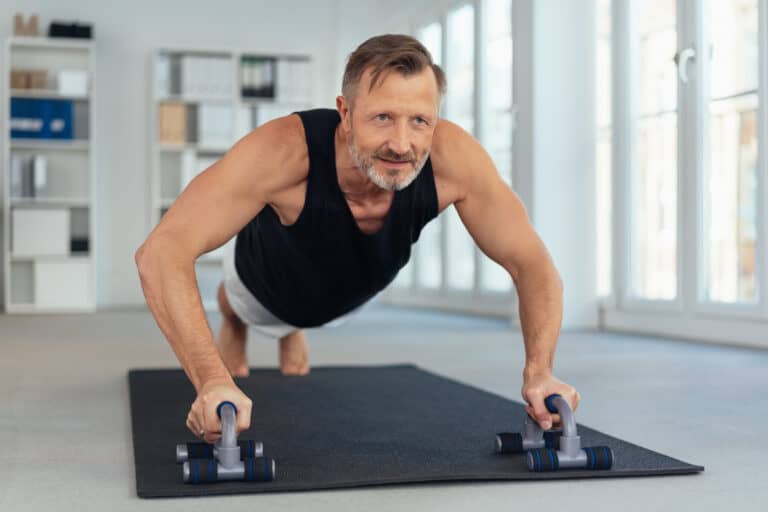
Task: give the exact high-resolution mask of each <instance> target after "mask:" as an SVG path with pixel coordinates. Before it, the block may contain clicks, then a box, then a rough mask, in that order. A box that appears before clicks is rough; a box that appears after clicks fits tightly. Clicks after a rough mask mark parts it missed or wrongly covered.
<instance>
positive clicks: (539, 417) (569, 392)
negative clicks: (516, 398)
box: [522, 369, 581, 430]
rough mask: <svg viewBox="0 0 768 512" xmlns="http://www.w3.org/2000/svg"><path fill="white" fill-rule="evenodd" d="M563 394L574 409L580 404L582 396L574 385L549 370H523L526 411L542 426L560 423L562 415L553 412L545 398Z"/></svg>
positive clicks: (545, 428)
mask: <svg viewBox="0 0 768 512" xmlns="http://www.w3.org/2000/svg"><path fill="white" fill-rule="evenodd" d="M555 393H556V394H558V395H560V396H562V397H563V398H564V399H565V400H566V401H567V402H568V403H569V404H570V406H571V409H572V410H573V411H576V408H577V407H578V406H579V400H581V396H580V395H579V392H578V391H576V390H575V389H574V388H573V387H572V386H570V385H568V384H566V383H565V382H562V381H560V380H558V379H556V378H555V377H554V376H553V375H552V373H551V372H549V371H538V372H536V371H529V370H528V369H526V371H524V372H523V389H522V394H523V399H524V400H525V401H526V402H528V405H527V406H526V408H525V411H526V412H527V413H528V415H529V416H530V417H531V418H533V419H534V420H536V421H537V422H538V423H539V425H540V426H541V428H543V429H544V430H549V429H550V428H552V426H553V425H558V424H559V423H560V415H559V414H552V413H550V412H549V411H548V410H547V406H546V405H544V399H545V398H547V397H548V396H549V395H552V394H555Z"/></svg>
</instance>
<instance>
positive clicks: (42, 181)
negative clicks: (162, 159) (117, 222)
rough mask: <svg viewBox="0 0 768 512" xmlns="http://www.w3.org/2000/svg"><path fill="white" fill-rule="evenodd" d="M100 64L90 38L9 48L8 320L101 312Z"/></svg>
mask: <svg viewBox="0 0 768 512" xmlns="http://www.w3.org/2000/svg"><path fill="white" fill-rule="evenodd" d="M93 64H94V44H93V41H91V40H83V39H77V40H72V39H64V38H47V37H19V36H14V37H10V38H7V39H6V40H5V44H4V55H3V65H2V80H3V81H4V82H3V86H2V87H0V91H2V98H1V101H0V114H1V115H0V119H1V120H2V132H3V135H2V137H3V144H2V163H1V164H0V165H1V166H2V194H3V210H2V211H3V300H4V305H5V311H6V312H7V313H67V312H88V311H93V310H94V309H95V300H96V299H95V298H96V251H95V247H96V243H95V239H96V230H95V219H96V212H95V193H96V190H97V188H96V172H95V158H94V152H93V147H94V144H92V142H94V139H95V136H96V133H97V131H96V130H95V125H94V112H93V108H92V105H94V90H95V89H94V83H93V76H94V73H93Z"/></svg>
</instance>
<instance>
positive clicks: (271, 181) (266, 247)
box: [136, 35, 579, 442]
mask: <svg viewBox="0 0 768 512" xmlns="http://www.w3.org/2000/svg"><path fill="white" fill-rule="evenodd" d="M445 90H446V83H445V76H444V74H443V71H442V70H441V69H440V67H439V66H437V65H435V64H434V63H433V62H432V58H431V56H430V54H429V52H428V51H427V50H426V48H424V46H423V45H421V44H420V43H419V42H418V41H417V40H415V39H413V38H412V37H409V36H404V35H383V36H378V37H373V38H371V39H369V40H367V41H365V42H364V43H363V44H361V45H360V46H359V47H358V48H357V49H356V50H355V51H354V52H353V53H352V54H351V55H350V56H349V59H348V62H347V66H346V69H345V71H344V77H343V81H342V95H341V96H338V97H337V98H336V110H331V109H314V110H307V111H303V112H298V113H294V114H291V115H288V116H285V117H281V118H278V119H275V120H273V121H271V122H268V123H266V124H264V125H262V126H260V127H258V128H257V129H255V130H253V131H252V132H251V133H250V134H248V135H246V136H245V137H243V138H242V139H241V140H240V141H238V142H237V143H236V144H235V145H234V146H233V147H232V148H231V150H230V151H229V152H228V153H227V154H226V155H225V156H224V157H223V158H222V159H221V160H220V161H218V162H217V163H215V164H214V165H212V166H211V167H210V168H208V169H207V170H205V171H204V172H203V173H201V174H200V175H199V176H198V177H196V178H195V179H194V180H192V182H191V183H190V184H189V186H188V187H187V188H186V189H185V190H184V191H183V193H182V194H181V195H180V196H179V198H178V199H177V201H176V202H175V203H174V204H173V206H172V207H171V208H170V210H169V211H168V213H167V214H166V215H165V216H164V217H163V219H162V221H161V222H160V224H159V225H158V226H157V227H156V228H155V230H154V231H153V232H152V233H151V234H150V236H149V237H148V238H147V240H146V241H145V242H144V244H143V245H142V246H141V247H140V248H139V250H138V251H137V253H136V262H137V266H138V268H139V274H140V277H141V284H142V287H143V290H144V295H145V297H146V299H147V304H148V305H149V308H150V310H151V311H152V314H153V315H154V317H155V319H156V321H157V324H158V325H159V327H160V329H161V330H162V332H163V333H164V334H165V336H166V337H167V339H168V341H169V343H170V344H171V347H172V348H173V350H174V352H175V353H176V356H177V357H178V359H179V362H180V363H181V365H182V367H183V368H184V370H185V371H186V373H187V375H188V377H189V379H190V380H191V382H192V384H193V386H194V387H195V390H196V391H197V397H196V399H195V401H194V402H193V404H192V406H191V408H190V411H189V415H188V416H187V422H186V423H187V427H188V428H189V429H190V430H191V431H192V432H194V433H195V435H197V436H200V437H201V438H203V439H204V440H206V441H207V442H215V441H216V440H217V439H218V438H219V437H220V428H221V425H220V423H219V420H218V418H217V415H216V406H217V405H218V404H219V403H221V402H222V401H224V400H229V401H231V402H233V403H234V404H235V405H236V406H237V409H238V411H239V414H238V415H237V422H238V425H237V429H238V432H240V431H242V430H245V429H247V428H248V427H249V426H250V418H251V406H252V403H251V400H250V399H249V398H248V397H246V396H245V395H244V394H243V393H242V392H241V390H240V389H239V388H238V387H237V385H236V383H235V380H234V378H233V376H234V377H237V376H245V375H247V374H248V364H247V360H246V357H245V353H246V352H245V342H246V333H247V329H249V328H250V329H255V330H257V331H260V332H261V333H262V334H267V335H271V336H273V337H274V338H277V339H279V343H280V367H281V369H282V371H283V373H285V374H290V375H304V374H306V373H307V372H308V371H309V363H308V356H307V345H306V340H305V338H304V333H303V331H302V329H303V328H307V327H317V326H321V325H327V324H328V323H331V322H334V321H338V319H339V318H340V317H341V318H344V317H345V316H346V315H348V314H349V313H350V312H352V311H354V310H355V309H357V308H358V307H360V306H361V305H362V304H364V303H365V302H366V301H368V300H369V299H370V298H371V297H373V296H374V295H375V294H376V293H377V292H379V291H380V290H382V289H383V288H385V287H386V286H387V285H388V284H389V283H390V282H391V281H392V280H393V279H394V278H395V276H396V275H397V272H398V271H399V270H400V269H401V268H402V267H403V266H404V265H405V264H406V263H407V261H408V259H409V258H410V255H411V245H412V244H413V243H414V242H416V240H417V239H418V237H419V233H420V232H421V230H422V228H423V227H424V225H426V223H427V222H429V221H430V220H432V219H434V218H435V217H437V215H438V214H439V213H440V212H442V211H443V210H444V209H446V208H448V207H449V206H451V205H453V206H454V207H455V208H456V210H457V211H458V214H459V216H460V217H461V220H462V222H463V223H464V225H465V226H466V228H467V230H468V231H469V233H470V235H471V236H472V238H473V239H474V241H475V242H476V243H477V245H478V246H479V247H480V249H482V250H483V252H484V253H485V254H487V255H488V256H489V257H490V258H492V259H493V260H494V261H496V262H497V263H499V264H500V265H502V266H503V267H504V268H505V269H506V270H507V271H508V272H509V275H510V276H511V278H512V280H513V281H514V283H515V286H516V288H517V292H518V296H519V299H520V320H521V324H522V329H523V337H524V342H525V353H526V356H525V368H524V371H523V378H524V384H523V388H522V396H523V398H524V399H525V400H526V402H528V404H529V405H528V407H527V410H528V413H529V414H530V415H531V416H532V417H533V418H535V419H536V420H537V421H538V422H539V423H540V424H541V426H542V427H543V428H545V429H546V428H550V427H551V426H552V425H553V423H557V422H559V417H558V416H557V415H551V414H550V413H549V412H548V411H547V409H546V407H545V406H544V398H545V397H546V396H548V395H550V394H552V393H559V394H560V395H562V396H563V397H564V398H565V399H566V400H567V401H568V402H569V403H570V404H571V407H572V408H573V409H574V410H575V409H576V408H577V406H578V402H579V394H578V393H577V392H576V390H575V389H574V388H573V387H571V386H569V385H568V384H565V383H563V382H561V381H559V380H558V379H556V378H555V377H554V376H553V374H552V366H553V360H554V353H555V347H556V345H557V338H558V335H559V331H560V324H561V321H562V283H561V280H560V277H559V275H558V272H557V270H556V269H555V267H554V265H553V262H552V260H551V258H550V256H549V254H548V252H547V250H546V248H545V247H544V244H543V243H542V241H541V239H540V238H539V237H538V235H537V234H536V232H535V231H534V230H533V227H532V226H531V224H530V221H529V219H528V216H527V214H526V211H525V208H524V207H523V205H522V204H521V202H520V200H519V199H518V197H517V196H516V195H515V193H514V192H513V191H512V190H510V188H509V187H508V186H507V185H506V184H505V183H504V182H503V181H502V180H501V178H500V177H499V174H498V172H497V170H496V168H495V167H494V164H493V162H492V161H491V159H490V157H489V156H488V154H487V153H486V152H485V150H484V149H483V148H482V147H481V146H480V144H478V142H477V141H476V140H475V139H474V138H473V137H472V136H471V135H469V134H468V133H467V132H466V131H464V130H463V129H462V128H460V127H459V126H457V125H456V124H454V123H452V122H450V121H448V120H445V119H441V118H439V117H438V112H439V108H440V104H441V101H442V97H443V95H444V93H445ZM234 236H237V239H236V244H235V245H234V250H233V251H231V252H230V253H229V254H228V255H227V257H226V258H225V265H224V266H225V274H224V281H223V283H222V284H221V286H220V287H219V293H218V300H219V305H220V308H221V312H222V327H221V333H220V336H219V345H218V347H217V346H216V343H215V341H214V336H213V333H212V332H211V328H210V327H209V325H208V323H207V321H206V317H205V312H204V310H203V306H202V301H201V297H200V292H199V289H198V287H197V282H196V278H195V271H194V268H195V267H194V264H195V260H196V259H197V258H198V257H199V256H200V255H202V254H204V253H206V252H209V251H211V250H213V249H215V248H217V247H219V246H221V245H223V244H224V243H225V242H227V241H228V240H230V239H231V238H232V237H234Z"/></svg>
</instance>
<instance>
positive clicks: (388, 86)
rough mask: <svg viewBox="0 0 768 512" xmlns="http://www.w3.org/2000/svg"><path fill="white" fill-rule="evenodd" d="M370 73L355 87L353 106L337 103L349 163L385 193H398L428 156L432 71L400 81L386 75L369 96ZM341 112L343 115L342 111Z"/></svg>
mask: <svg viewBox="0 0 768 512" xmlns="http://www.w3.org/2000/svg"><path fill="white" fill-rule="evenodd" d="M370 80H371V76H370V69H369V70H366V71H365V72H364V73H363V76H362V78H361V80H360V83H359V84H358V89H357V96H356V97H355V100H354V106H353V107H352V109H351V110H347V109H346V108H345V107H347V106H348V105H347V103H346V101H345V99H344V98H340V103H339V106H340V107H341V108H340V111H341V113H342V122H343V127H344V130H345V132H346V133H347V143H348V145H349V152H350V155H351V156H352V160H353V161H354V163H355V165H356V166H357V167H358V168H359V169H360V171H361V172H363V173H365V174H366V175H367V176H368V178H370V180H371V181H372V182H373V183H375V184H376V185H378V186H379V187H381V188H383V189H386V190H402V189H404V188H405V187H407V186H408V185H410V184H411V182H412V181H413V180H414V179H416V176H418V174H419V172H420V171H421V169H422V167H424V164H425V163H426V161H427V158H428V157H429V150H430V146H431V145H432V134H433V133H434V131H435V125H436V124H437V112H438V108H439V104H440V97H439V93H438V89H437V80H436V79H435V77H434V73H433V72H432V70H431V69H429V68H426V69H425V70H424V71H422V72H421V73H419V74H415V75H411V76H408V77H405V76H403V75H401V74H400V73H399V72H397V71H390V72H389V73H388V74H387V75H386V77H385V78H384V79H383V81H382V80H380V81H379V83H378V84H377V85H376V87H375V88H374V89H373V90H372V91H371V92H370V93H369V92H368V89H369V85H370ZM345 110H346V112H345Z"/></svg>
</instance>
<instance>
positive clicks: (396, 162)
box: [377, 157, 411, 167]
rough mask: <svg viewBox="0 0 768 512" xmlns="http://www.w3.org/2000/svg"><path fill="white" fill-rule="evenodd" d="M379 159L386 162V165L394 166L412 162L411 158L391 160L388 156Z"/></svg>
mask: <svg viewBox="0 0 768 512" xmlns="http://www.w3.org/2000/svg"><path fill="white" fill-rule="evenodd" d="M377 158H378V159H379V160H381V161H382V162H384V163H385V164H386V165H389V166H392V167H403V166H406V165H408V164H410V163H411V161H410V160H389V159H387V158H381V157H377Z"/></svg>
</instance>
